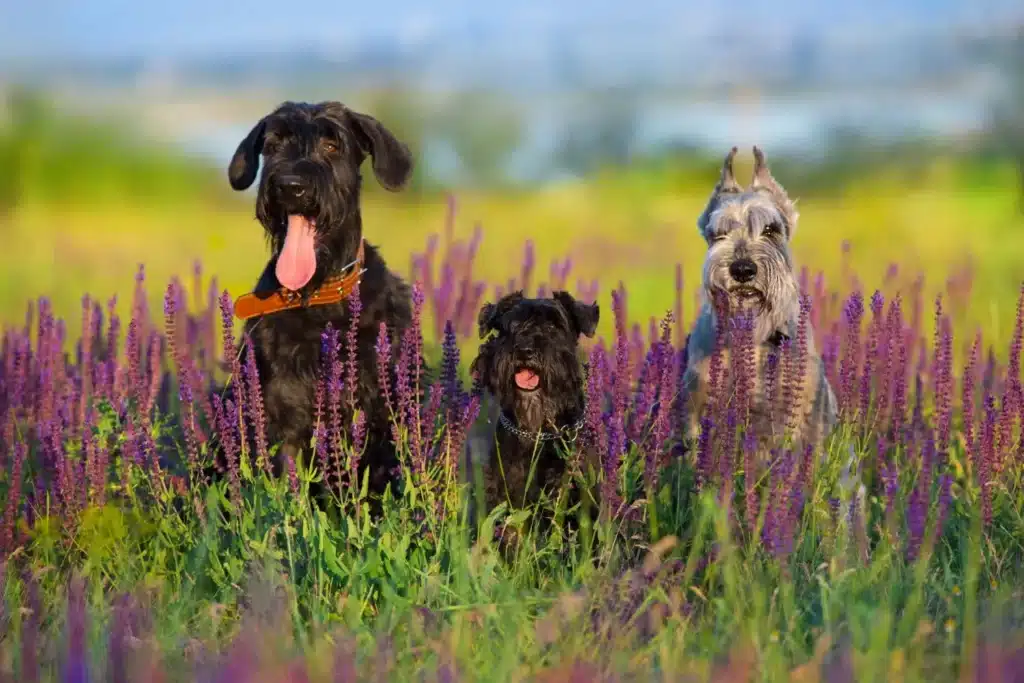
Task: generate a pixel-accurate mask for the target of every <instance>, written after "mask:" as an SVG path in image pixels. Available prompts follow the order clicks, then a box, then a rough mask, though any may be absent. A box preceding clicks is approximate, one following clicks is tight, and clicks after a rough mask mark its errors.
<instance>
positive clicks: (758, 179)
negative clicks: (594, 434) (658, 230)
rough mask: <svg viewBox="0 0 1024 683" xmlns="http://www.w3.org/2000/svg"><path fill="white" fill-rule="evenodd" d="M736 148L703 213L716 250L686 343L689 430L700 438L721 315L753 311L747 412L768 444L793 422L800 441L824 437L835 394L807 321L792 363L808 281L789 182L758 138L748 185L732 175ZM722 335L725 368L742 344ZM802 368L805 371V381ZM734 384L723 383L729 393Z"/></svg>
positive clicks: (700, 223) (711, 251)
mask: <svg viewBox="0 0 1024 683" xmlns="http://www.w3.org/2000/svg"><path fill="white" fill-rule="evenodd" d="M735 156H736V148H735V147H733V148H732V150H731V151H730V152H729V154H728V156H726V158H725V163H724V165H723V167H722V175H721V178H720V179H719V181H718V184H717V185H715V189H714V191H713V192H712V193H711V198H710V199H709V200H708V204H707V207H706V208H705V209H704V212H703V213H702V214H701V215H700V217H699V218H698V219H697V228H698V229H699V230H700V234H701V236H702V237H703V238H704V239H705V241H706V242H707V244H708V253H707V258H706V259H705V261H704V275H703V281H704V295H705V301H704V303H703V306H702V308H701V311H700V313H699V314H698V317H697V320H696V322H695V323H694V328H693V330H692V332H691V334H690V341H689V345H688V349H687V351H688V354H689V355H688V367H687V370H686V375H685V378H684V387H685V391H686V395H687V396H686V398H687V401H686V406H687V416H688V420H687V425H688V429H689V432H690V433H689V434H688V437H689V439H690V440H691V443H693V439H695V438H696V436H697V434H698V424H699V420H700V418H701V416H702V412H703V409H704V407H705V405H706V403H707V400H708V382H709V378H710V373H711V372H712V368H713V367H714V366H715V364H714V363H713V362H712V359H713V356H714V353H715V345H716V339H717V334H718V332H719V331H720V329H721V325H722V324H723V322H727V321H723V320H722V319H723V317H726V316H734V315H735V314H737V313H738V312H745V313H746V315H747V316H748V318H747V320H748V321H749V322H748V328H749V327H752V330H749V329H748V331H747V335H748V336H747V338H748V340H749V339H750V337H749V335H750V334H751V333H752V337H753V338H752V340H751V341H752V352H751V355H750V356H749V358H750V361H751V362H750V367H751V371H749V373H748V375H749V382H750V383H749V384H748V385H747V387H748V388H749V392H748V397H749V407H750V413H749V414H750V419H751V424H752V425H753V426H754V427H755V429H756V430H757V433H758V435H759V437H761V442H762V445H767V444H765V443H764V441H765V439H774V438H775V437H776V436H779V435H780V434H782V433H784V432H785V431H786V430H785V426H786V423H787V422H788V426H789V427H790V429H789V435H790V436H791V437H792V438H793V441H794V442H796V443H800V444H807V443H811V444H813V445H814V446H815V447H817V446H819V445H820V444H821V442H822V440H823V439H824V437H825V436H826V435H827V433H828V432H829V431H830V430H831V428H832V426H833V425H834V424H835V421H836V399H835V394H834V393H833V391H832V387H831V386H829V383H828V379H827V378H826V376H825V373H824V367H823V365H822V362H821V358H820V357H819V355H818V353H817V351H816V350H815V346H814V335H813V332H812V330H811V329H810V324H809V323H807V324H806V327H805V329H804V335H803V337H804V338H805V339H806V346H805V347H804V348H805V349H806V351H804V352H803V353H802V354H798V355H800V356H801V360H800V361H795V362H792V363H787V359H788V358H792V357H793V355H794V354H795V352H796V349H797V347H798V346H800V345H799V344H798V343H797V342H798V337H797V333H798V326H799V321H800V314H801V311H800V291H799V284H798V282H797V279H796V275H795V273H794V268H793V258H792V255H791V254H790V251H789V242H790V239H791V238H792V235H793V232H794V230H795V229H796V223H797V217H798V214H797V211H796V208H795V207H794V205H793V202H792V201H791V200H790V199H789V197H788V196H787V194H786V191H785V190H784V189H783V188H782V186H781V185H779V184H778V183H777V182H776V181H775V179H774V178H773V177H772V175H771V172H770V171H769V170H768V165H767V164H766V163H765V159H764V154H763V153H762V152H761V150H760V149H759V148H757V147H754V174H753V180H752V182H751V183H750V186H749V187H748V188H746V189H743V188H742V187H740V185H739V184H738V183H737V182H736V179H735V178H734V177H733V170H732V161H733V158H734V157H735ZM722 339H723V341H722V344H723V348H722V354H721V357H720V358H721V363H720V364H719V366H720V367H725V368H727V367H729V365H730V355H731V354H732V353H734V351H735V349H734V348H733V346H734V344H733V343H732V341H731V340H732V339H733V336H732V335H725V336H723V338H722ZM780 347H781V350H783V351H785V353H781V352H780ZM780 359H781V360H780ZM786 370H788V372H789V375H790V376H789V377H788V378H783V379H781V380H780V379H779V375H780V372H781V373H782V374H785V371H786ZM797 375H802V381H800V379H801V378H800V377H798V376H797ZM786 382H788V385H786V384H785V383H786ZM734 390H735V387H727V388H725V389H724V391H727V392H729V393H730V394H731V393H732V392H733V391H734ZM711 418H712V419H713V420H715V421H716V422H721V421H722V420H723V419H724V418H723V416H720V415H712V416H711Z"/></svg>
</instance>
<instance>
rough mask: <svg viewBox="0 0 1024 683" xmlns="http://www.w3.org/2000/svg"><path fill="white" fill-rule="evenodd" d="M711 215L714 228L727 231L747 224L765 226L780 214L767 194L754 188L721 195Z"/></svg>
mask: <svg viewBox="0 0 1024 683" xmlns="http://www.w3.org/2000/svg"><path fill="white" fill-rule="evenodd" d="M712 217H713V222H714V224H715V227H716V229H718V230H723V231H728V230H732V229H734V228H737V227H746V226H747V225H755V226H765V225H768V224H769V223H771V222H772V221H777V220H779V219H780V218H781V217H782V214H781V213H780V212H779V209H778V207H777V206H775V203H774V202H773V201H772V200H771V198H770V197H769V196H767V195H766V194H765V193H763V192H759V191H756V190H755V191H747V192H743V193H738V194H733V195H726V196H724V197H722V199H721V201H720V202H719V204H718V207H717V208H716V209H715V212H714V214H713V215H712Z"/></svg>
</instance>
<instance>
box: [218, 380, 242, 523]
mask: <svg viewBox="0 0 1024 683" xmlns="http://www.w3.org/2000/svg"><path fill="white" fill-rule="evenodd" d="M213 411H214V414H215V415H216V416H217V430H218V432H219V437H220V438H219V441H220V443H221V446H222V447H223V449H224V461H225V464H226V465H227V474H228V486H229V488H230V490H231V503H232V505H233V506H234V507H235V509H236V510H240V509H241V504H242V482H241V478H240V476H239V472H238V454H239V444H238V430H237V423H236V421H235V419H234V416H235V406H234V404H232V403H231V400H230V399H229V400H228V401H227V402H226V403H224V402H222V401H221V398H220V396H219V395H217V394H214V395H213Z"/></svg>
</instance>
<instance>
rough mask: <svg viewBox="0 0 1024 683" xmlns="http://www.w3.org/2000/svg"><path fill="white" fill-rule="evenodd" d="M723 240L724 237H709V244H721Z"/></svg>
mask: <svg viewBox="0 0 1024 683" xmlns="http://www.w3.org/2000/svg"><path fill="white" fill-rule="evenodd" d="M724 239H725V235H712V236H711V243H712V244H715V243H716V242H721V241H722V240H724Z"/></svg>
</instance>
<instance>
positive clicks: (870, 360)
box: [858, 290, 885, 426]
mask: <svg viewBox="0 0 1024 683" xmlns="http://www.w3.org/2000/svg"><path fill="white" fill-rule="evenodd" d="M884 306H885V298H884V297H883V296H882V293H881V292H879V291H877V290H876V291H875V293H874V294H873V295H872V296H871V326H870V328H869V331H868V344H867V349H866V350H865V353H864V370H863V372H862V373H861V380H860V407H859V408H860V409H859V411H858V417H859V419H860V420H861V421H862V422H863V424H864V425H865V426H866V425H867V424H868V416H869V412H870V410H871V394H872V389H873V386H872V385H873V384H874V381H875V375H874V373H875V368H874V360H875V357H876V355H877V354H878V352H879V346H880V343H881V339H880V337H881V335H882V324H883V323H882V309H883V307H884Z"/></svg>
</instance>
